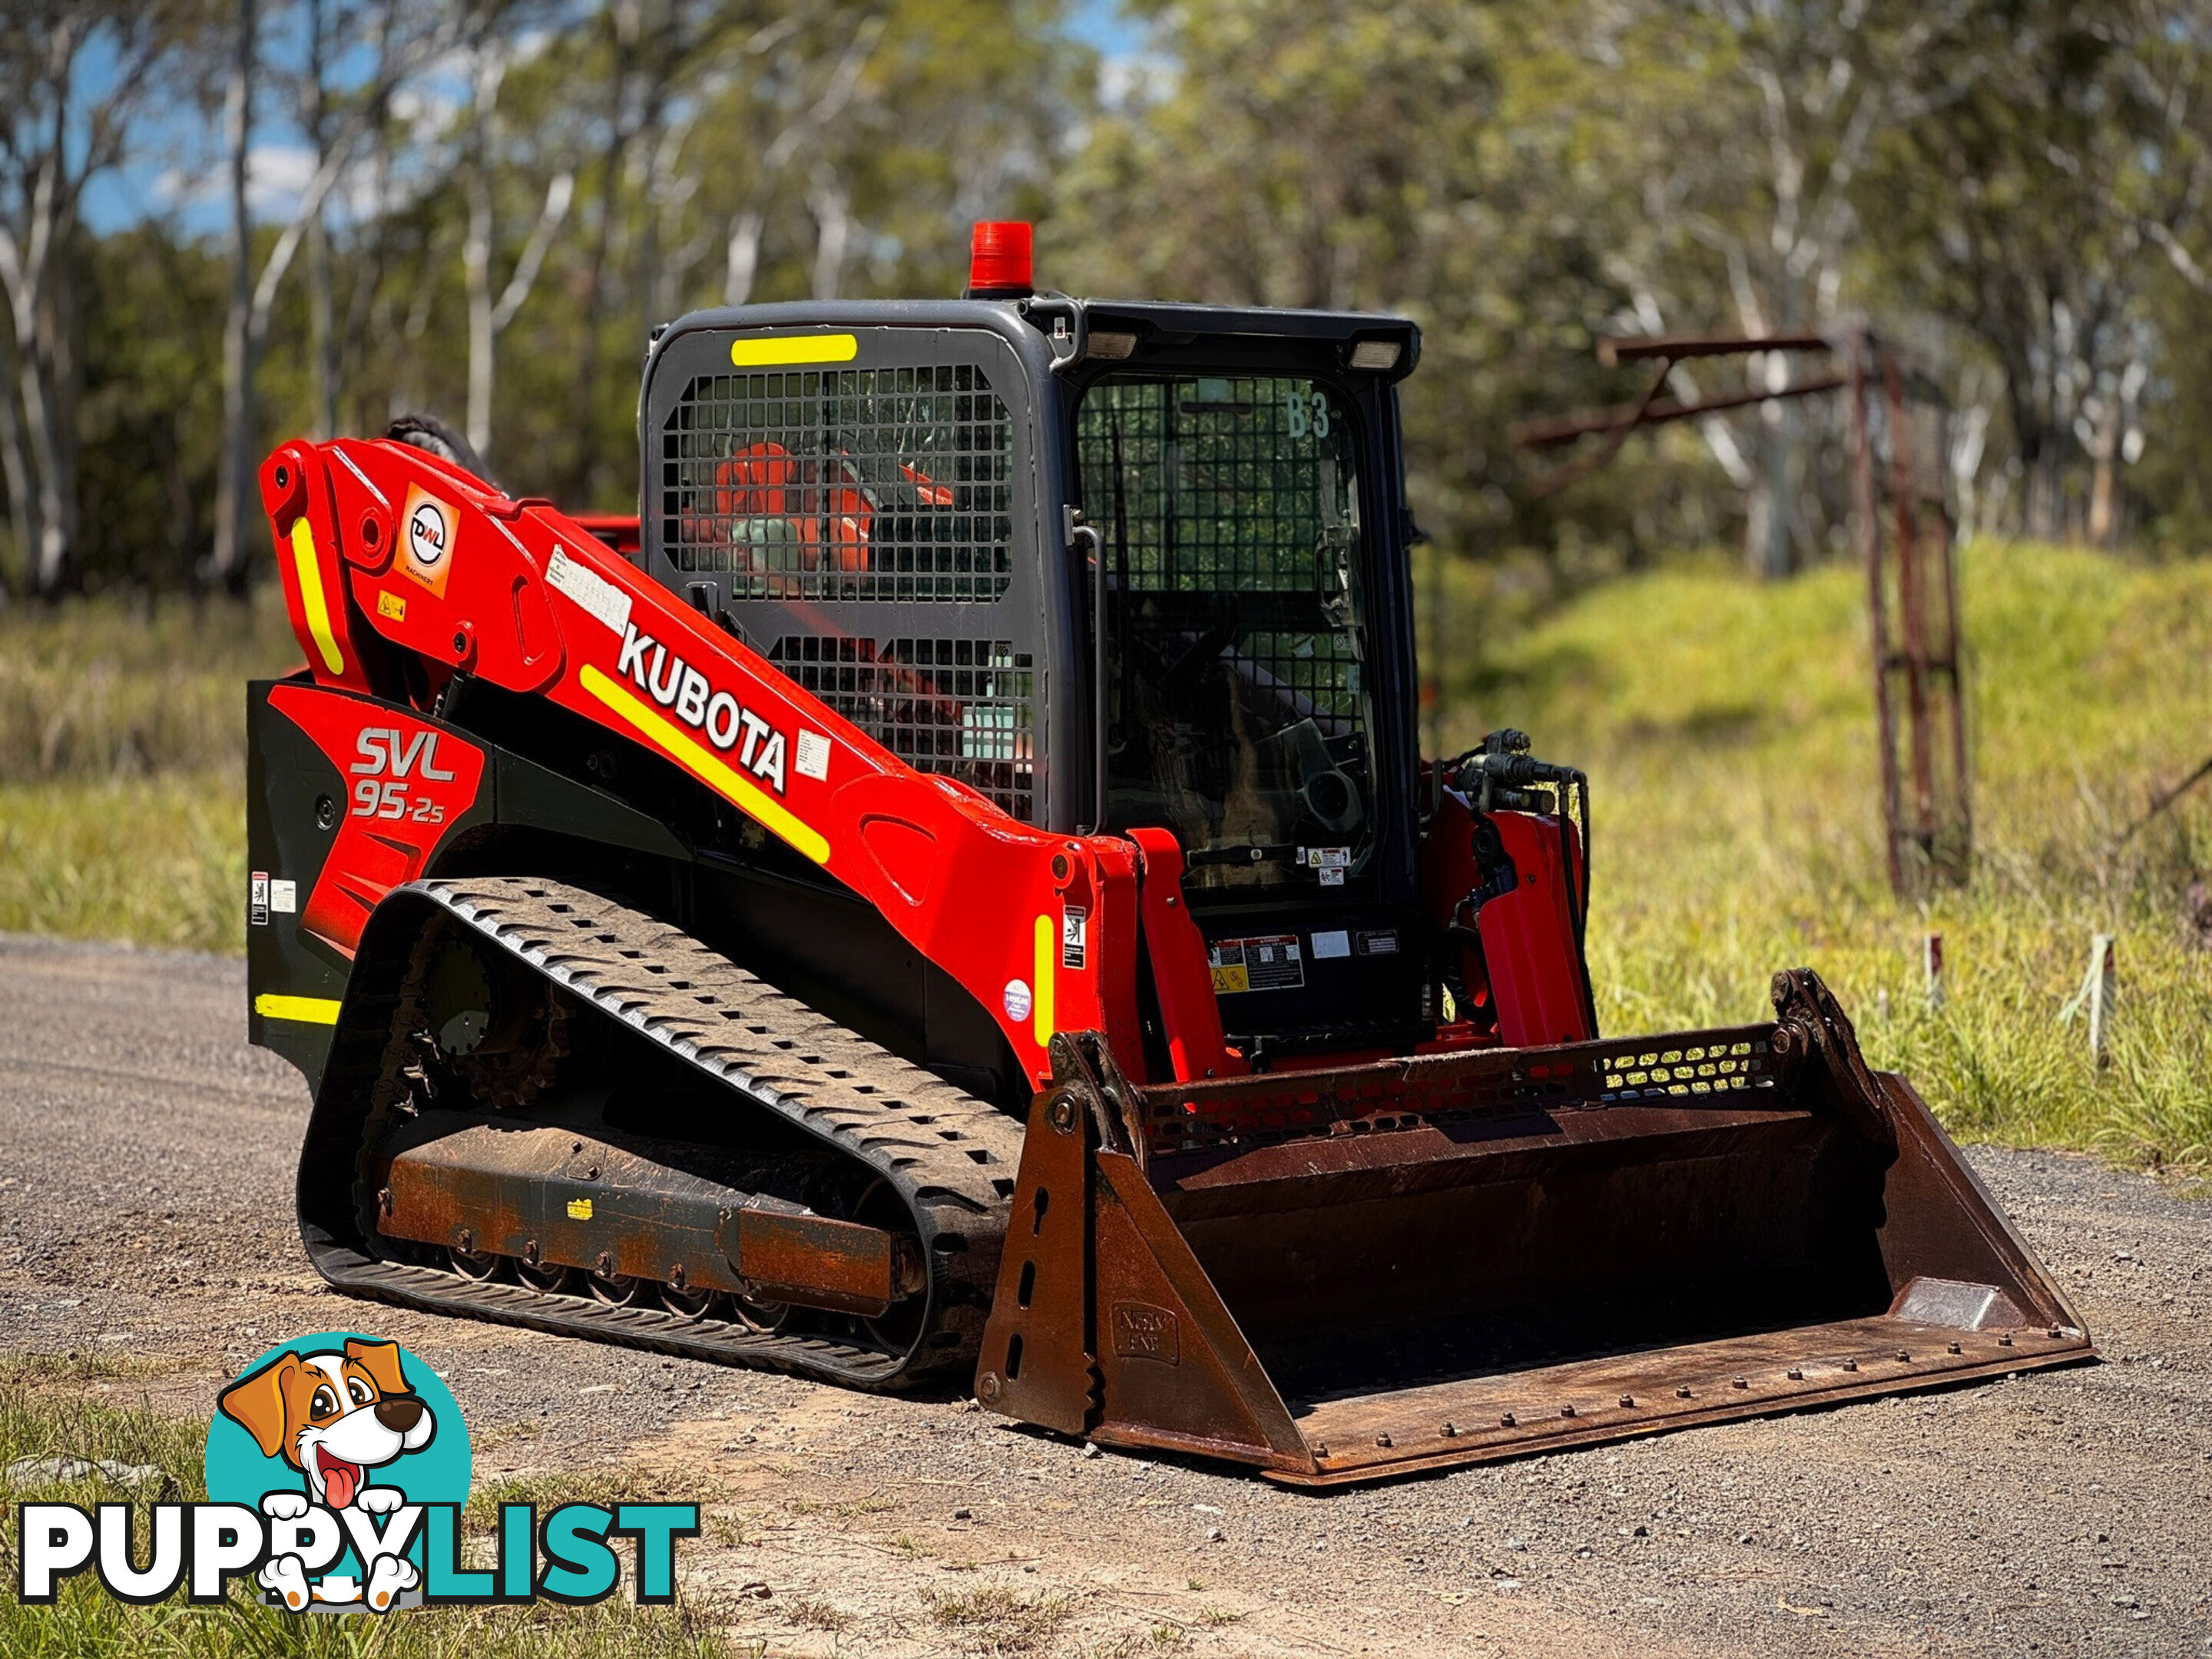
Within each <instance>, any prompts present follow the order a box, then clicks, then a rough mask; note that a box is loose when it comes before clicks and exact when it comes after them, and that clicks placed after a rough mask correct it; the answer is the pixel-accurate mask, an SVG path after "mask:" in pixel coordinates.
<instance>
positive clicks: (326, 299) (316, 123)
mask: <svg viewBox="0 0 2212 1659" xmlns="http://www.w3.org/2000/svg"><path fill="white" fill-rule="evenodd" d="M323 58H324V51H323V8H322V3H321V0H308V5H307V88H306V92H305V97H306V100H307V111H306V119H305V120H304V121H302V122H301V125H303V126H305V127H306V128H307V138H308V141H309V143H311V144H312V145H313V148H314V152H315V166H316V167H318V168H320V167H321V166H322V164H323V157H324V155H325V154H326V153H327V151H328V148H329V134H328V133H326V132H325V131H324V125H325V124H324V116H325V106H324V96H323V76H324V70H325V65H324V62H323ZM307 361H308V363H309V365H310V370H311V373H312V374H313V397H314V431H315V436H316V437H318V438H329V437H331V436H334V435H336V434H337V424H338V415H337V396H338V393H337V379H338V366H337V340H336V338H335V337H334V336H333V334H332V331H331V234H330V227H329V225H328V224H327V223H326V222H325V220H324V217H323V210H322V209H320V208H317V209H316V210H315V219H314V222H313V224H311V225H309V226H308V227H307Z"/></svg>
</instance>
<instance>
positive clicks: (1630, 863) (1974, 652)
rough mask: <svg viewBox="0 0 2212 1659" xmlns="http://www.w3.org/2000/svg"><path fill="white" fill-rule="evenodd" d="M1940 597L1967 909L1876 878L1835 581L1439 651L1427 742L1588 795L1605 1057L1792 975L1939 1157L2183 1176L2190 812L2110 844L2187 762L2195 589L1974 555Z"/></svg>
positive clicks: (1743, 1003)
mask: <svg viewBox="0 0 2212 1659" xmlns="http://www.w3.org/2000/svg"><path fill="white" fill-rule="evenodd" d="M1962 574H1963V581H1964V592H1963V599H1962V605H1963V608H1964V611H1965V617H1966V629H1967V635H1968V641H1969V646H1970V650H1971V659H1970V666H1969V675H1970V679H1969V690H1970V694H1971V705H1970V711H1969V722H1968V723H1969V731H1970V733H1971V736H1972V749H1973V752H1974V757H1975V774H1976V781H1975V796H1974V809H1975V819H1976V829H1977V842H1978V846H1977V858H1976V861H1975V866H1974V872H1973V877H1972V882H1971V883H1970V884H1969V885H1967V886H1966V888H1964V889H1963V890H1949V891H1945V892H1942V893H1941V894H1940V895H1938V896H1936V897H1935V898H1934V899H1932V900H1931V901H1929V902H1927V903H1926V904H1924V905H1921V904H1899V902H1897V901H1895V900H1894V899H1893V898H1892V897H1891V896H1890V893H1889V890H1888V885H1887V879H1886V878H1885V876H1884V874H1883V861H1882V852H1881V820H1880V804H1879V796H1878V793H1877V785H1876V778H1877V766H1878V763H1877V759H1876V753H1875V731H1874V715H1873V693H1872V690H1871V684H1870V679H1869V672H1870V671H1869V667H1868V662H1867V646H1866V638H1867V623H1866V618H1865V597H1864V591H1863V586H1862V585H1861V582H1860V579H1859V576H1858V574H1857V572H1856V571H1855V570H1852V569H1850V568H1843V567H1832V568H1826V569H1822V570H1819V571H1815V572H1814V573H1812V574H1808V575H1805V576H1802V577H1800V578H1798V579H1797V580H1794V581H1791V582H1789V583H1787V584H1784V585H1781V586H1773V587H1757V586H1751V585H1749V584H1747V583H1745V582H1744V581H1742V580H1740V579H1739V578H1738V577H1737V576H1736V575H1735V574H1734V573H1733V572H1732V571H1731V570H1729V569H1728V568H1725V567H1722V566H1718V565H1716V566H1713V567H1711V568H1704V569H1699V568H1691V569H1676V570H1672V571H1668V572H1665V573H1662V574H1651V575H1645V576H1640V577H1637V578H1633V579H1631V580H1624V581H1620V582H1617V583H1614V584H1612V585H1610V586H1605V587H1602V588H1600V589H1598V590H1596V591H1595V592H1590V593H1589V594H1587V595H1585V596H1584V597H1583V598H1582V599H1579V600H1577V602H1575V603H1574V604H1572V605H1570V606H1569V607H1567V608H1566V609H1565V610H1564V611H1560V612H1559V613H1557V614H1554V615H1553V616H1552V617H1549V618H1547V619H1546V620H1544V621H1542V622H1541V623H1538V624H1537V625H1535V626H1534V627H1533V628H1531V629H1526V630H1523V631H1520V632H1518V633H1517V634H1516V635H1513V636H1510V637H1504V638H1486V639H1480V640H1479V641H1477V643H1476V647H1475V648H1474V650H1472V651H1470V652H1468V653H1463V654H1462V656H1461V658H1460V659H1459V661H1458V662H1457V663H1456V665H1455V671H1456V673H1457V676H1458V678H1457V679H1456V681H1455V684H1453V686H1452V688H1451V696H1449V699H1448V702H1447V706H1448V707H1449V708H1452V709H1453V710H1454V711H1455V714H1454V719H1453V723H1452V725H1453V729H1452V730H1450V731H1449V733H1448V736H1449V738H1451V739H1452V740H1454V741H1455V743H1458V744H1465V743H1468V742H1471V741H1472V740H1473V739H1474V738H1475V737H1476V736H1477V735H1478V734H1479V733H1480V732H1481V731H1482V730H1484V729H1486V727H1489V726H1520V727H1522V728H1523V729H1524V730H1527V731H1528V732H1531V733H1532V734H1533V735H1534V738H1536V748H1537V752H1539V753H1540V754H1542V755H1544V756H1546V757H1549V758H1553V759H1559V760H1565V761H1571V762H1573V763H1577V764H1578V765H1581V766H1583V768H1584V769H1586V770H1588V771H1589V773H1590V775H1591V776H1592V779H1593V791H1594V793H1595V826H1594V835H1593V849H1594V858H1593V860H1592V870H1593V875H1594V888H1595V891H1594V893H1593V895H1592V899H1591V909H1592V918H1591V928H1590V942H1591V968H1592V972H1593V975H1594V977H1595V981H1596V982H1597V986H1598V1002H1599V1012H1600V1016H1601V1022H1602V1024H1603V1025H1604V1027H1605V1029H1607V1030H1614V1031H1621V1032H1626V1031H1632V1030H1668V1029H1670V1028H1677V1027H1682V1026H1696V1025H1706V1024H1723V1023H1732V1022H1735V1021H1741V1020H1749V1019H1755V1018H1761V1017H1763V1016H1765V1015H1767V1014H1769V1013H1770V1012H1771V1006H1770V1005H1769V1004H1768V1003H1767V1001H1766V986H1767V983H1768V981H1769V979H1770V978H1771V975H1772V973H1773V971H1774V970H1775V969H1778V968H1784V967H1795V966H1799V965H1806V966H1810V967H1813V968H1814V969H1818V970H1819V971H1820V974H1821V975H1823V976H1824V977H1825V978H1826V980H1827V981H1828V982H1829V983H1830V985H1831V986H1832V987H1833V988H1834V989H1835V991H1836V993H1837V994H1838V997H1839V998H1840V999H1841V1000H1842V1001H1843V1003H1844V1007H1845V1008H1846V1010H1847V1011H1849V1012H1850V1013H1851V1014H1852V1016H1853V1017H1854V1018H1855V1020H1856V1022H1857V1025H1858V1028H1859V1031H1860V1035H1861V1037H1862V1039H1863V1042H1864V1045H1865V1047H1866V1048H1867V1051H1868V1054H1869V1059H1870V1060H1873V1061H1874V1063H1875V1064H1876V1065H1881V1066H1894V1067H1896V1068H1898V1069H1899V1070H1902V1071H1904V1072H1905V1073H1906V1074H1907V1075H1909V1076H1910V1077H1911V1078H1912V1079H1913V1080H1914V1081H1915V1082H1916V1083H1917V1085H1918V1086H1919V1087H1920V1089H1921V1091H1922V1092H1923V1094H1925V1095H1926V1096H1927V1097H1928V1098H1929V1101H1930V1102H1931V1103H1933V1104H1934V1105H1935V1106H1936V1109H1937V1110H1938V1112H1939V1113H1940V1114H1941V1115H1942V1117H1943V1119H1944V1121H1945V1122H1946V1123H1947V1124H1948V1126H1949V1127H1951V1129H1952V1130H1953V1132H1954V1133H1957V1134H1959V1135H1960V1136H1961V1137H1962V1138H1966V1139H1996V1140H2002V1141H2007V1142H2012V1143H2036V1144H2042V1145H2051V1146H2075V1147H2089V1148H2095V1149H2097V1150H2099V1151H2101V1152H2106V1153H2108V1154H2110V1155H2112V1156H2114V1157H2117V1158H2122V1159H2124V1160H2128V1161H2131V1162H2144V1163H2150V1164H2177V1165H2190V1166H2196V1167H2203V1166H2204V1165H2206V1164H2208V1163H2212V1091H2208V1090H2207V1089H2206V1087H2205V1085H2204V1082H2203V1079H2204V1078H2205V1077H2206V1075H2207V1073H2208V1071H2212V954H2206V953H2203V952H2200V951H2197V950H2194V949H2191V948H2189V946H2188V945H2187V944H2186V943H2185V936H2184V928H2183V925H2182V912H2183V898H2184V895H2185V891H2186V890H2187V888H2188V886H2189V884H2190V883H2191V880H2192V878H2194V877H2195V875H2196V874H2197V872H2202V871H2204V870H2205V869H2207V867H2208V866H2212V807H2209V806H2208V801H2212V786H2208V787H2207V788H2206V789H2205V791H2204V792H2203V794H2202V795H2200V796H2193V797H2191V798H2188V799H2186V800H2185V802H2184V804H2183V805H2181V807H2180V808H2179V810H2176V811H2172V812H2171V813H2169V814H2168V815H2166V817H2162V818H2161V819H2160V820H2159V821H2157V822H2156V823H2154V824H2153V825H2152V826H2151V827H2150V828H2148V829H2146V830H2145V831H2144V832H2143V833H2142V834H2141V835H2139V836H2136V837H2135V838H2134V840H2133V841H2132V842H2129V843H2128V844H2127V845H2125V846H2124V847H2122V846H2118V845H2117V844H2116V842H2118V832H2119V831H2120V830H2121V829H2124V827H2125V826H2126V825H2127V823H2129V822H2130V820H2132V819H2133V818H2134V817H2136V815H2137V814H2138V813H2139V812H2140V811H2142V808H2143V807H2144V806H2145V805H2146V804H2147V803H2148V800H2149V799H2151V798H2152V796H2153V795H2154V793H2155V792H2156V790H2157V789H2158V788H2159V787H2160V786H2163V785H2165V784H2167V783H2169V782H2172V781H2176V780H2178V779H2179V778H2180V777H2182V776H2184V775H2186V774H2187V773H2188V772H2189V771H2190V770H2191V769H2193V768H2194V767H2195V766H2196V764H2197V763H2198V762H2199V761H2201V760H2202V759H2203V757H2204V756H2205V755H2206V754H2207V753H2209V752H2212V564H2206V563H2189V564H2180V565H2168V566H2162V567H2143V566H2137V565H2130V564H2127V563H2123V562H2118V561H2115V560H2113V559H2111V558H2108V557H2105V556H2099V555H2095V554H2090V553H2084V552H2078V551H2073V550H2062V549H2053V548H2045V547H2035V546H2026V545H2018V544H2015V545H1996V544H1986V543H1984V544H1978V545H1976V546H1974V547H1972V548H1971V549H1969V550H1966V555H1965V558H1964V568H1963V573H1962ZM1460 599H1461V602H1460V603H1459V605H1457V606H1456V607H1455V609H1456V611H1457V614H1458V615H1460V616H1462V617H1465V616H1467V615H1469V614H1478V613H1479V612H1478V596H1475V595H1474V594H1468V595H1462V596H1460ZM1930 931H1934V932H1940V933H1942V935H1943V948H1944V955H1945V960H1946V964H1947V968H1946V979H1947V982H1948V1001H1947V1003H1946V1005H1945V1006H1943V1007H1942V1010H1941V1011H1939V1012H1930V1011H1929V1008H1928V1007H1927V1006H1926V1003H1925V1000H1924V996H1923V975H1922V969H1921V955H1920V952H1921V940H1922V938H1923V934H1924V933H1928V932H1930ZM2092 933H2112V934H2113V935H2115V936H2116V937H2117V939H2118V945H2117V951H2118V966H2119V1001H2118V1019H2117V1025H2116V1028H2115V1035H2114V1037H2113V1042H2112V1057H2111V1063H2110V1065H2109V1066H2107V1067H2106V1069H2104V1070H2103V1071H2102V1072H2100V1071H2099V1070H2097V1069H2096V1068H2095V1067H2093V1066H2092V1065H2091V1063H2090V1061H2089V1058H2088V1054H2087V1043H2086V1037H2085V1033H2084V1027H2083V1024H2081V1022H2079V1021H2076V1022H2075V1023H2074V1024H2070V1025H2062V1024H2060V1023H2059V1013H2060V1011H2061V1010H2062V1008H2063V1006H2064V1005H2065V1004H2066V1002H2067V1001H2068V1000H2069V998H2070V997H2071V996H2072V995H2073V994H2074V992H2075V990H2076V989H2077V988H2078V987H2079V985H2080V983H2081V978H2082V975H2083V971H2084V969H2085V968H2086V967H2087V961H2088V952H2089V941H2090V936H2091V935H2092Z"/></svg>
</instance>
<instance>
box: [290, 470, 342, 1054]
mask: <svg viewBox="0 0 2212 1659" xmlns="http://www.w3.org/2000/svg"><path fill="white" fill-rule="evenodd" d="M292 568H293V569H294V570H295V572H297V573H298V574H299V578H300V608H301V610H303V611H306V612H307V631H308V632H309V633H310V634H312V635H314V636H315V649H316V650H318V651H319V652H321V653H323V666H324V667H325V668H327V669H329V670H330V671H331V673H333V674H343V673H344V672H345V658H344V657H343V655H342V654H340V653H339V651H338V641H337V635H334V634H332V633H331V609H330V606H329V605H326V604H325V602H324V599H323V568H322V566H321V565H319V564H318V563H317V562H315V532H313V530H312V529H310V528H309V527H308V525H307V514H306V513H301V515H300V516H299V517H298V518H296V519H295V520H292ZM333 1018H335V1016H333Z"/></svg>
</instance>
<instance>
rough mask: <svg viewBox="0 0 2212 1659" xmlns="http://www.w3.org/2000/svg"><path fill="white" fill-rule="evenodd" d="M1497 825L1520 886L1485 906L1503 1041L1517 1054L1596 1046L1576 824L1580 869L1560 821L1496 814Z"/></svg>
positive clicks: (1486, 946)
mask: <svg viewBox="0 0 2212 1659" xmlns="http://www.w3.org/2000/svg"><path fill="white" fill-rule="evenodd" d="M1491 820H1492V823H1496V824H1497V826H1498V837H1499V839H1500V840H1502V841H1503V842H1504V843H1505V855H1506V857H1508V858H1510V859H1511V860H1513V867H1514V868H1515V869H1516V871H1518V872H1520V875H1521V883H1520V885H1518V886H1517V887H1516V888H1514V890H1512V891H1511V892H1510V893H1501V894H1499V895H1498V896H1497V897H1496V898H1494V899H1492V900H1491V901H1490V902H1488V903H1486V904H1485V905H1484V906H1483V907H1482V914H1481V916H1480V921H1479V923H1478V926H1479V927H1480V931H1481V933H1482V958H1483V962H1484V963H1485V965H1486V967H1487V968H1488V969H1489V974H1490V994H1491V996H1492V999H1494V1000H1495V1001H1496V1002H1497V1005H1498V1040H1499V1041H1500V1042H1504V1044H1505V1046H1506V1047H1507V1048H1542V1047H1544V1046H1545V1045H1546V1044H1548V1043H1553V1042H1589V1041H1590V1040H1591V1039H1592V1038H1594V1037H1595V1036H1597V1032H1596V1031H1595V1030H1593V1029H1592V1028H1591V1025H1590V1020H1589V1013H1588V1012H1587V1004H1586V1003H1585V1001H1584V998H1583V963H1582V952H1581V951H1580V950H1579V949H1578V948H1577V945H1576V943H1575V925H1574V915H1573V911H1572V908H1571V906H1572V905H1573V903H1574V898H1573V894H1574V892H1575V890H1577V887H1578V886H1579V884H1580V882H1581V879H1582V875H1581V866H1582V856H1581V851H1582V848H1581V842H1580V840H1579V839H1578V838H1577V837H1576V836H1575V832H1574V828H1573V826H1572V825H1569V826H1568V829H1567V836H1568V846H1569V847H1571V848H1572V849H1573V851H1574V867H1573V868H1569V867H1568V860H1567V856H1566V854H1565V853H1564V852H1563V851H1562V849H1561V848H1560V845H1559V820H1558V819H1557V818H1553V817H1535V816H1534V815H1532V814H1529V813H1526V812H1494V813H1492V815H1491Z"/></svg>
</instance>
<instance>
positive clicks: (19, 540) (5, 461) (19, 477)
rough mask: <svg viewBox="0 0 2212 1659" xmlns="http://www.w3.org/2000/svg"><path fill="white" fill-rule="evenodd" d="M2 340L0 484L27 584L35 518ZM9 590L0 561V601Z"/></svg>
mask: <svg viewBox="0 0 2212 1659" xmlns="http://www.w3.org/2000/svg"><path fill="white" fill-rule="evenodd" d="M12 367H13V365H12V364H11V363H10V362H9V352H8V351H7V349H6V343H5V342H4V341H0V484H5V485H6V487H7V490H8V525H9V530H10V531H11V532H13V534H14V538H15V546H14V548H13V553H14V562H15V564H16V565H17V566H18V567H19V568H21V571H22V576H21V582H22V586H24V587H25V588H26V589H27V588H28V587H29V586H30V575H31V548H32V545H33V543H35V542H36V541H37V539H38V530H37V520H36V515H35V512H34V509H33V506H32V502H31V464H30V458H29V457H28V456H27V455H26V454H25V453H23V427H22V423H21V422H20V421H19V420H18V419H17V418H16V416H15V389H14V386H12V384H11V383H10V381H9V378H8V375H7V374H6V371H7V370H8V369H9V368H12ZM9 592H10V585H9V570H8V568H7V567H6V566H4V565H0V602H4V601H5V600H6V599H7V598H8V596H9Z"/></svg>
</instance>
